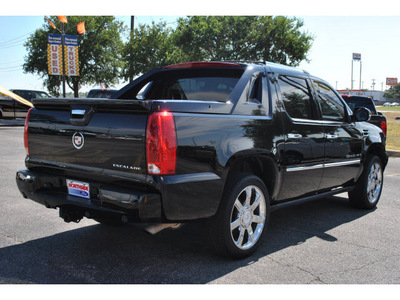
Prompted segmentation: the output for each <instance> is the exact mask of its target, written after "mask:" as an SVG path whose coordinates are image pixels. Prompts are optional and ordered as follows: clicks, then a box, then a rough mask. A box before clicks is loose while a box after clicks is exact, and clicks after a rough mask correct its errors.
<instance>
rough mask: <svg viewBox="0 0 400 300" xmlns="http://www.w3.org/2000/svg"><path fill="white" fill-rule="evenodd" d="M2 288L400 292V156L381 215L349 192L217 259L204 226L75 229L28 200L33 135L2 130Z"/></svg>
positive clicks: (295, 214)
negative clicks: (383, 288)
mask: <svg viewBox="0 0 400 300" xmlns="http://www.w3.org/2000/svg"><path fill="white" fill-rule="evenodd" d="M0 138H1V141H2V142H1V143H0V151H1V153H2V155H1V160H0V178H1V181H0V211H1V214H0V266H1V267H0V283H141V284H147V283H169V284H175V283H180V284H185V283H197V284H250V283H251V284H366V283H369V284H399V283H400V249H399V247H398V245H399V244H400V231H399V213H400V199H399V195H400V184H399V183H400V158H391V159H390V161H389V165H388V167H387V169H386V172H385V178H384V181H385V182H384V189H383V194H382V198H381V201H380V203H379V204H378V207H377V208H376V209H375V210H373V211H365V210H357V209H354V208H352V207H350V206H349V205H348V203H347V198H346V195H345V194H341V195H339V196H336V197H330V198H326V199H322V200H318V201H312V202H308V203H305V204H301V205H298V206H291V207H287V208H282V209H280V210H277V211H275V212H273V213H272V215H271V220H270V225H269V228H268V232H267V235H266V237H265V239H264V240H263V243H262V245H261V247H260V248H259V250H258V252H257V253H256V254H255V255H253V256H252V257H249V258H246V259H244V260H239V261H234V260H230V259H225V258H221V257H219V256H216V255H215V254H214V253H213V252H212V249H211V248H210V247H209V245H208V241H207V238H206V237H205V236H204V235H203V231H202V227H203V226H202V224H201V223H196V224H189V225H185V226H183V227H182V228H181V229H179V230H171V229H167V230H164V231H162V232H160V233H158V234H157V235H154V236H151V235H149V234H147V233H145V232H144V231H143V230H142V229H141V228H140V226H136V225H126V226H123V227H109V226H104V225H100V224H98V223H96V222H95V221H93V220H88V219H84V220H82V221H81V222H80V223H78V224H75V223H69V224H67V223H65V222H64V221H63V220H62V219H61V218H59V217H58V211H56V210H54V209H46V208H45V207H44V206H41V205H39V204H36V203H34V202H33V201H31V200H26V199H24V198H23V197H22V196H21V195H20V193H19V191H18V189H17V187H16V183H15V172H16V171H17V170H20V169H23V168H24V167H25V166H24V158H25V150H24V145H23V127H21V126H19V127H18V126H17V127H8V126H1V127H0Z"/></svg>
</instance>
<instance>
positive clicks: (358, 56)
mask: <svg viewBox="0 0 400 300" xmlns="http://www.w3.org/2000/svg"><path fill="white" fill-rule="evenodd" d="M354 61H359V62H360V92H361V53H353V59H352V60H351V93H350V94H353V62H354Z"/></svg>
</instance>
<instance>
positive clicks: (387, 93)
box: [383, 84, 400, 100]
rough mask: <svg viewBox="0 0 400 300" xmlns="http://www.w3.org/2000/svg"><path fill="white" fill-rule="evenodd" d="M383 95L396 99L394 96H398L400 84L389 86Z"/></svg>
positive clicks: (399, 94) (399, 96)
mask: <svg viewBox="0 0 400 300" xmlns="http://www.w3.org/2000/svg"><path fill="white" fill-rule="evenodd" d="M383 97H384V98H386V99H388V100H389V99H393V100H396V98H400V84H398V85H395V86H391V87H390V89H388V90H387V91H385V93H384V94H383Z"/></svg>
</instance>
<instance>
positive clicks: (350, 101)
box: [342, 95, 387, 136]
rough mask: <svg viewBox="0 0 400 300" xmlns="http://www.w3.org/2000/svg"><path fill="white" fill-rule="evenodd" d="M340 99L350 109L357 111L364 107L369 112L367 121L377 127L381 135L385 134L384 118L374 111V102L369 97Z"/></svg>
mask: <svg viewBox="0 0 400 300" xmlns="http://www.w3.org/2000/svg"><path fill="white" fill-rule="evenodd" d="M342 98H343V99H344V101H345V102H346V103H347V105H348V106H349V107H350V108H351V109H352V110H354V109H358V108H359V107H365V108H367V109H369V110H370V111H371V118H370V119H369V120H368V122H369V123H371V124H374V125H375V126H378V127H379V128H380V129H382V131H383V133H384V134H385V136H386V134H387V122H386V117H385V116H384V115H383V114H382V113H380V112H378V111H377V110H376V106H375V103H374V100H373V99H371V98H369V97H362V96H347V95H342Z"/></svg>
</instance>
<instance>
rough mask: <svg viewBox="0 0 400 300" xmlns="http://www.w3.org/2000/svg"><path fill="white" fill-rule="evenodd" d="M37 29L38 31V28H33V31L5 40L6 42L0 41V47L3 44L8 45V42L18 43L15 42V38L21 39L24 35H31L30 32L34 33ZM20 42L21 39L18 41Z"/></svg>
mask: <svg viewBox="0 0 400 300" xmlns="http://www.w3.org/2000/svg"><path fill="white" fill-rule="evenodd" d="M35 31H36V29H35V30H33V31H31V32H28V33H25V34H24V35H21V36H19V37H16V38H13V39H11V40H8V41H5V42H1V43H0V47H1V46H4V45H7V44H9V43H16V42H14V41H15V40H19V39H21V38H23V37H25V36H27V35H29V34H31V33H34V32H35ZM19 42H20V41H18V42H17V43H19Z"/></svg>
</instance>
